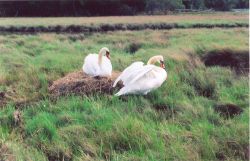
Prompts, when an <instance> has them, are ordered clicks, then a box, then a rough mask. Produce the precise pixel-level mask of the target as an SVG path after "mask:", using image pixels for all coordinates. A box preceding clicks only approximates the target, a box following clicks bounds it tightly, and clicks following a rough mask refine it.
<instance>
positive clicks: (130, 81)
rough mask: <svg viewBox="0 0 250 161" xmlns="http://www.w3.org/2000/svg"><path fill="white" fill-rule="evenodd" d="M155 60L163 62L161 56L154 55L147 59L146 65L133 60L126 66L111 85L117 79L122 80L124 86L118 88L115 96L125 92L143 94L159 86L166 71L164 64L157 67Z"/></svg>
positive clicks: (165, 76)
mask: <svg viewBox="0 0 250 161" xmlns="http://www.w3.org/2000/svg"><path fill="white" fill-rule="evenodd" d="M155 62H161V63H163V57H162V56H155V57H152V58H151V59H149V61H148V64H147V65H143V64H144V63H143V62H135V63H133V64H131V65H130V66H129V67H127V68H126V69H125V70H124V71H123V72H122V74H121V75H120V76H119V77H118V78H117V79H116V80H115V82H114V85H113V87H115V86H116V84H117V82H118V81H120V80H121V81H122V82H123V85H124V87H123V88H121V89H120V91H119V92H118V93H116V94H115V95H116V96H120V95H126V94H144V95H146V94H147V93H148V92H150V91H152V90H154V89H156V88H159V87H160V86H161V85H162V83H163V82H164V81H165V80H166V78H167V72H166V71H165V70H164V69H163V67H164V65H163V66H161V67H162V68H161V67H157V66H155V65H152V64H154V63H155Z"/></svg>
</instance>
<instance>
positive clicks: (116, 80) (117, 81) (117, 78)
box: [113, 75, 121, 87]
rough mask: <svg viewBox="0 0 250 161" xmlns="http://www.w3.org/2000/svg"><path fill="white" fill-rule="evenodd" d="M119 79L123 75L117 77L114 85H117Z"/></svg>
mask: <svg viewBox="0 0 250 161" xmlns="http://www.w3.org/2000/svg"><path fill="white" fill-rule="evenodd" d="M119 80H121V75H120V76H119V77H118V78H116V80H115V82H114V84H113V87H115V86H116V85H117V83H118V82H119Z"/></svg>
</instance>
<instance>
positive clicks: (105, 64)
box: [82, 48, 112, 77]
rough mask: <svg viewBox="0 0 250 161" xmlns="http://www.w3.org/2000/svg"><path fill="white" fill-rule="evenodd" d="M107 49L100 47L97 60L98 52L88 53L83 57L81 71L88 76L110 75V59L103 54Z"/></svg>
mask: <svg viewBox="0 0 250 161" xmlns="http://www.w3.org/2000/svg"><path fill="white" fill-rule="evenodd" d="M106 51H108V49H107V48H102V49H101V50H100V53H99V54H101V60H100V62H98V59H99V58H98V57H99V55H98V54H89V55H88V56H86V57H85V59H84V64H83V67H82V69H83V72H85V73H86V74H88V75H90V76H94V77H95V76H111V74H112V65H111V61H110V60H109V59H108V58H107V57H106V56H104V54H105V53H104V52H106Z"/></svg>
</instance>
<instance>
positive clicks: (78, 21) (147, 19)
mask: <svg viewBox="0 0 250 161" xmlns="http://www.w3.org/2000/svg"><path fill="white" fill-rule="evenodd" d="M101 23H108V24H118V23H121V24H127V23H136V24H144V23H179V24H195V23H208V24H216V23H248V13H232V12H228V13H225V12H214V13H210V14H201V13H200V14H197V13H196V14H183V15H180V14H178V15H168V16H164V15H162V16H109V17H84V18H81V17H80V18H79V17H68V18H67V17H63V18H45V17H43V18H0V26H55V25H60V26H66V25H88V26H89V25H98V24H101Z"/></svg>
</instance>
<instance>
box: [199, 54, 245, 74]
mask: <svg viewBox="0 0 250 161" xmlns="http://www.w3.org/2000/svg"><path fill="white" fill-rule="evenodd" d="M248 54H249V51H236V50H231V49H223V50H213V51H210V52H208V53H207V54H205V56H204V57H203V58H202V60H203V62H204V64H205V65H206V66H222V67H230V68H232V69H234V70H235V71H236V72H237V73H248V72H249V55H248Z"/></svg>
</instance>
